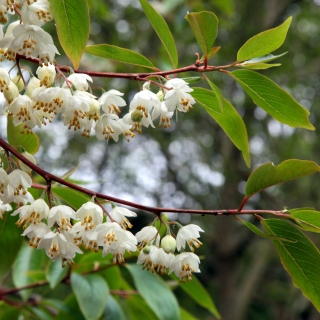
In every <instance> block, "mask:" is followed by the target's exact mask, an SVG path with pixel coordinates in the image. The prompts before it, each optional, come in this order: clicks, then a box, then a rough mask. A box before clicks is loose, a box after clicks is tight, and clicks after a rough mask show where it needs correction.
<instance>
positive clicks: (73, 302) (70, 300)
mask: <svg viewBox="0 0 320 320" xmlns="http://www.w3.org/2000/svg"><path fill="white" fill-rule="evenodd" d="M63 304H64V306H65V308H63V309H62V308H60V312H59V313H58V315H57V317H56V318H55V320H66V319H68V320H83V319H84V317H83V315H82V314H81V312H80V308H79V305H78V302H77V299H76V297H75V295H74V294H70V295H69V296H68V297H67V298H66V299H65V300H64V301H63Z"/></svg>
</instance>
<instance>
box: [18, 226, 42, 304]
mask: <svg viewBox="0 0 320 320" xmlns="http://www.w3.org/2000/svg"><path fill="white" fill-rule="evenodd" d="M20 231H21V229H20ZM15 250H16V249H15ZM44 255H45V252H44V251H43V250H37V249H34V248H31V247H30V246H28V245H27V244H26V242H23V245H22V247H21V249H20V251H19V253H18V256H17V258H16V260H15V262H14V264H13V270H12V278H13V283H14V285H15V286H16V287H22V286H25V285H28V284H30V283H33V282H36V281H34V280H33V279H32V277H31V276H30V275H31V274H32V272H34V271H42V270H43V268H42V261H43V260H42V259H43V257H44ZM31 292H32V290H22V291H20V292H19V294H20V295H21V297H22V298H23V299H24V300H27V298H28V297H29V295H30V294H31Z"/></svg>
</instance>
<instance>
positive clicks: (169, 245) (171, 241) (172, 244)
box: [161, 234, 176, 253]
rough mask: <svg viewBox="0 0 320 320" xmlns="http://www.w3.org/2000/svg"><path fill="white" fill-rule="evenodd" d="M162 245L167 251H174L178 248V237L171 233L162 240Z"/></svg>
mask: <svg viewBox="0 0 320 320" xmlns="http://www.w3.org/2000/svg"><path fill="white" fill-rule="evenodd" d="M161 247H162V249H163V250H164V251H165V252H166V253H174V251H175V250H176V239H175V238H174V237H172V236H171V235H170V234H168V235H166V236H165V237H163V238H162V240H161Z"/></svg>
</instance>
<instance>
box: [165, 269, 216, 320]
mask: <svg viewBox="0 0 320 320" xmlns="http://www.w3.org/2000/svg"><path fill="white" fill-rule="evenodd" d="M171 277H172V278H173V279H176V277H175V276H174V275H173V274H172V276H171ZM180 288H181V289H182V290H183V291H185V292H186V293H187V294H188V295H189V296H190V297H191V298H192V299H193V300H194V301H196V302H197V303H198V304H199V305H200V306H202V307H204V308H205V309H207V310H208V311H210V312H211V313H212V314H213V315H214V316H215V317H216V318H217V319H221V316H220V314H219V311H218V310H217V307H216V306H215V304H214V302H213V300H212V299H211V297H210V295H209V293H208V291H207V290H206V289H205V287H204V286H203V285H202V283H201V282H200V281H199V280H198V279H197V277H193V278H192V281H191V282H186V283H183V284H182V285H181V286H180Z"/></svg>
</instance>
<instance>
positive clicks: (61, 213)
mask: <svg viewBox="0 0 320 320" xmlns="http://www.w3.org/2000/svg"><path fill="white" fill-rule="evenodd" d="M70 219H75V211H74V210H73V209H72V208H71V207H69V206H65V205H59V206H55V207H52V208H51V209H50V211H49V215H48V226H49V227H50V228H51V227H52V226H53V225H54V224H55V223H57V224H58V226H59V229H60V230H62V229H65V230H66V231H68V230H69V229H71V228H72V225H71V223H70Z"/></svg>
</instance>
